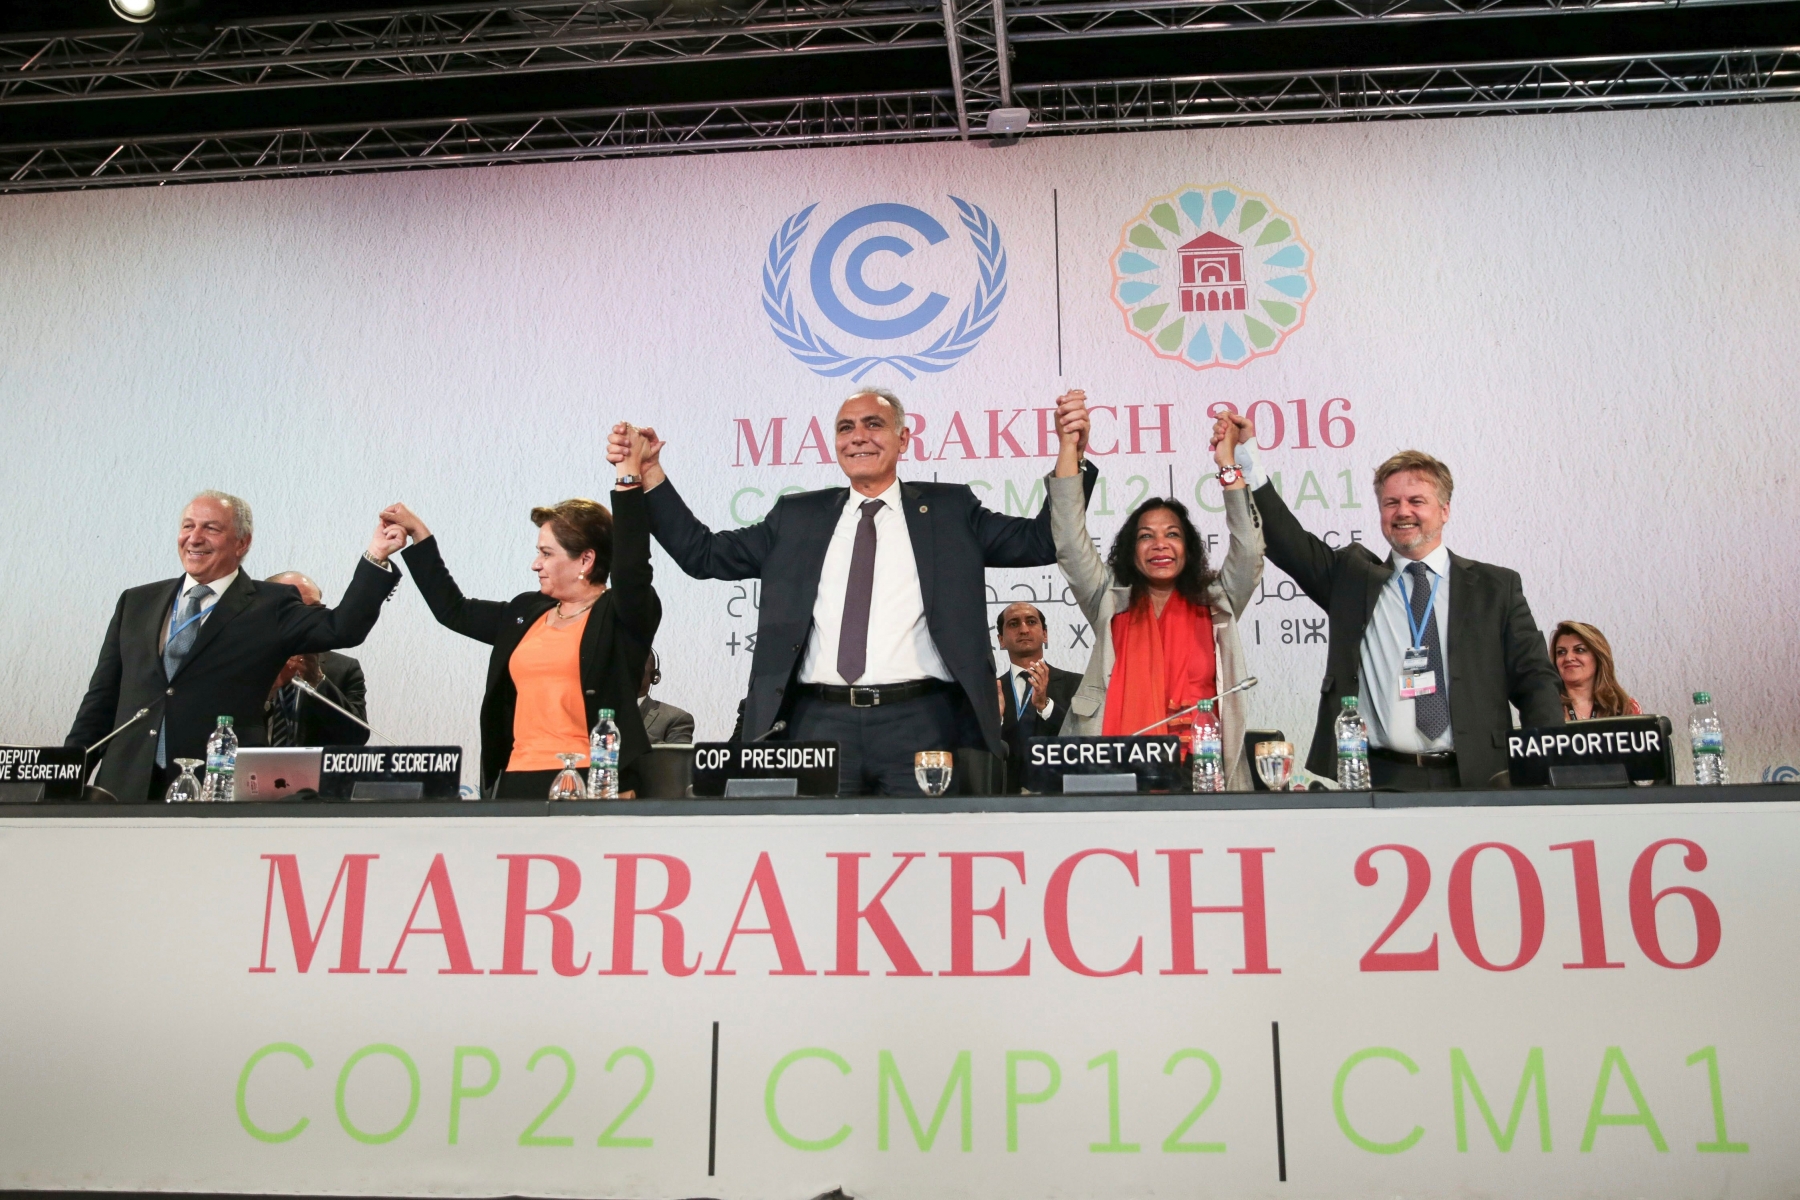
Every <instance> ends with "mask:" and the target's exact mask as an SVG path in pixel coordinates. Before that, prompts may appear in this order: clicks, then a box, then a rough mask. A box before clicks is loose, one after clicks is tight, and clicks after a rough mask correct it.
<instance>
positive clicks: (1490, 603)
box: [1213, 413, 1563, 791]
mask: <svg viewBox="0 0 1800 1200" xmlns="http://www.w3.org/2000/svg"><path fill="white" fill-rule="evenodd" d="M1227 423H1229V424H1231V425H1235V426H1236V427H1237V462H1238V463H1239V464H1240V465H1241V466H1242V467H1243V468H1244V470H1245V471H1246V473H1247V474H1249V475H1250V477H1251V487H1253V488H1254V489H1255V490H1254V491H1253V492H1252V496H1253V498H1254V499H1255V501H1256V507H1257V510H1258V511H1259V512H1260V513H1261V515H1262V520H1263V538H1264V541H1265V543H1266V545H1267V550H1266V553H1267V555H1268V559H1269V561H1270V562H1272V563H1274V564H1275V565H1276V566H1278V567H1280V568H1281V569H1282V570H1283V571H1286V572H1287V573H1288V574H1289V575H1290V576H1292V577H1293V580H1294V582H1295V583H1296V584H1298V585H1299V587H1300V590H1301V591H1303V592H1305V593H1306V594H1307V596H1308V597H1309V598H1310V599H1311V600H1312V602H1313V603H1314V604H1317V605H1318V606H1319V607H1320V608H1322V609H1324V610H1325V612H1326V613H1327V614H1328V615H1329V617H1330V642H1329V643H1328V645H1327V647H1326V651H1325V678H1324V681H1323V683H1322V684H1321V685H1320V688H1319V717H1318V724H1317V726H1316V727H1315V728H1314V730H1313V738H1312V752H1311V753H1310V754H1309V755H1308V756H1307V760H1306V769H1307V770H1309V771H1311V772H1312V773H1313V774H1315V775H1323V776H1326V777H1327V778H1329V777H1331V776H1332V775H1333V774H1335V773H1336V770H1337V763H1336V745H1337V738H1336V731H1335V723H1336V721H1337V718H1338V714H1339V712H1341V711H1342V701H1343V699H1344V697H1346V696H1354V697H1356V698H1357V699H1358V708H1359V709H1360V710H1361V712H1362V716H1363V720H1364V721H1365V722H1367V724H1368V729H1369V776H1370V779H1371V781H1372V782H1373V784H1374V786H1375V787H1377V788H1383V789H1390V790H1395V791H1430V790H1436V789H1440V788H1454V787H1487V786H1489V784H1490V783H1491V782H1492V780H1493V777H1494V776H1495V775H1497V774H1499V773H1501V772H1503V771H1505V770H1506V748H1505V747H1506V734H1507V733H1509V732H1510V731H1511V730H1512V728H1513V722H1512V711H1511V710H1512V708H1514V707H1516V708H1517V709H1518V710H1519V716H1520V719H1521V721H1522V723H1523V724H1524V725H1526V726H1528V727H1542V726H1545V725H1561V724H1562V723H1563V706H1562V696H1561V693H1560V692H1559V691H1558V690H1557V675H1556V669H1555V668H1554V667H1552V666H1551V665H1550V655H1549V653H1548V652H1547V651H1546V650H1545V647H1544V635H1543V634H1542V633H1540V632H1538V627H1537V622H1536V621H1535V620H1534V619H1533V618H1532V615H1531V606H1530V605H1529V604H1527V603H1526V602H1525V589H1524V585H1523V584H1522V583H1521V582H1520V579H1519V573H1518V572H1517V571H1513V570H1509V569H1507V568H1506V567H1497V566H1492V565H1490V564H1488V563H1482V562H1475V561H1474V560H1472V559H1467V558H1463V557H1461V556H1460V555H1456V554H1452V553H1451V552H1450V551H1449V549H1448V548H1446V547H1445V545H1444V526H1445V524H1446V523H1447V522H1448V521H1449V520H1450V493H1451V489H1452V488H1453V486H1454V483H1453V481H1452V479H1451V475H1450V468H1449V467H1447V466H1445V465H1444V464H1443V463H1441V462H1439V461H1438V460H1437V459H1435V458H1433V457H1432V456H1431V455H1429V454H1426V453H1424V452H1422V451H1419V450H1402V451H1401V452H1400V453H1398V454H1396V455H1394V456H1393V457H1392V458H1389V459H1388V460H1387V461H1386V462H1384V463H1382V464H1381V465H1380V466H1379V467H1376V468H1375V499H1376V501H1377V503H1378V506H1379V508H1380V514H1381V535H1382V537H1384V538H1386V539H1387V543H1388V545H1389V546H1390V547H1392V548H1393V549H1392V553H1390V554H1389V555H1388V556H1387V557H1386V558H1385V559H1384V558H1378V557H1376V555H1375V553H1374V552H1373V551H1371V550H1369V549H1368V548H1367V547H1366V546H1364V545H1362V544H1361V543H1360V542H1351V543H1349V544H1347V545H1343V546H1337V547H1333V546H1330V545H1328V544H1326V542H1325V541H1324V540H1323V539H1321V538H1319V537H1317V536H1315V535H1314V534H1312V533H1310V532H1308V531H1307V530H1306V529H1304V528H1303V527H1302V526H1301V524H1300V522H1299V521H1297V520H1295V518H1294V514H1293V513H1291V512H1289V511H1288V506H1287V504H1286V503H1285V502H1283V500H1282V498H1281V493H1280V492H1278V491H1277V490H1276V488H1275V486H1274V484H1272V483H1269V482H1266V481H1265V478H1264V476H1263V473H1262V467H1261V465H1260V464H1259V463H1258V462H1257V461H1256V452H1255V445H1256V430H1255V428H1254V427H1253V426H1252V424H1251V423H1250V421H1248V420H1247V419H1245V418H1244V417H1241V416H1238V415H1236V414H1235V413H1233V414H1227V415H1224V416H1221V417H1220V418H1219V419H1218V422H1217V424H1216V425H1215V427H1214V431H1213V438H1214V443H1215V444H1217V443H1218V441H1219V440H1220V439H1223V438H1224V437H1226V436H1227V431H1226V424H1227Z"/></svg>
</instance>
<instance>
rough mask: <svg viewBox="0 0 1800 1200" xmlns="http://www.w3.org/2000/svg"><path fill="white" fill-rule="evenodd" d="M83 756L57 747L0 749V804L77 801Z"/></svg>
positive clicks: (74, 751) (11, 747)
mask: <svg viewBox="0 0 1800 1200" xmlns="http://www.w3.org/2000/svg"><path fill="white" fill-rule="evenodd" d="M85 757H86V756H85V755H83V754H82V752H81V751H79V750H65V749H64V748H63V747H61V746H0V804H35V803H37V802H38V801H39V800H79V799H81V762H82V759H83V758H85Z"/></svg>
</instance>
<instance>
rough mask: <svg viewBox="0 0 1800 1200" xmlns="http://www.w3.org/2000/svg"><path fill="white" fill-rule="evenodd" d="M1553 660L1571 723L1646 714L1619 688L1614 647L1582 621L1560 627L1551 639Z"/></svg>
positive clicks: (1564, 709) (1566, 713) (1597, 631)
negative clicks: (1614, 671)
mask: <svg viewBox="0 0 1800 1200" xmlns="http://www.w3.org/2000/svg"><path fill="white" fill-rule="evenodd" d="M1550 658H1551V661H1553V662H1554V663H1555V664H1556V673H1557V675H1558V676H1560V681H1559V686H1560V687H1561V688H1562V699H1563V716H1564V717H1566V718H1567V719H1568V720H1571V721H1586V720H1589V719H1591V718H1594V717H1635V716H1637V715H1638V714H1640V713H1641V712H1643V710H1642V709H1640V708H1639V707H1638V702H1637V701H1636V700H1633V699H1632V698H1631V697H1630V696H1628V695H1626V693H1625V689H1624V688H1622V687H1620V686H1619V680H1618V677H1617V676H1615V675H1614V674H1613V652H1612V646H1610V645H1609V644H1607V641H1606V635H1605V634H1603V633H1601V632H1600V631H1599V630H1598V629H1595V628H1594V627H1593V626H1592V625H1589V624H1586V623H1585V622H1582V621H1564V622H1562V623H1561V624H1559V625H1558V626H1557V627H1556V632H1555V633H1553V634H1551V635H1550Z"/></svg>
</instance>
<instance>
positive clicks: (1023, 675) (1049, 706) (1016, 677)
mask: <svg viewBox="0 0 1800 1200" xmlns="http://www.w3.org/2000/svg"><path fill="white" fill-rule="evenodd" d="M1009 661H1010V660H1009ZM1008 674H1010V675H1011V676H1012V704H1013V719H1014V720H1017V719H1018V718H1019V716H1020V715H1021V714H1020V712H1019V702H1020V701H1022V700H1023V701H1024V703H1025V707H1027V708H1030V707H1032V704H1031V701H1029V700H1026V699H1025V689H1026V688H1028V687H1030V686H1031V676H1030V675H1029V674H1028V673H1027V671H1026V668H1024V667H1021V666H1018V665H1017V664H1014V665H1013V666H1012V667H1011V668H1010V669H1009V671H1008ZM1055 711H1056V701H1054V700H1051V699H1045V701H1044V707H1043V710H1042V711H1041V712H1039V713H1038V716H1039V717H1046V718H1047V717H1049V715H1050V714H1051V713H1053V712H1055Z"/></svg>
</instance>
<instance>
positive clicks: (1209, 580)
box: [1049, 392, 1263, 790]
mask: <svg viewBox="0 0 1800 1200" xmlns="http://www.w3.org/2000/svg"><path fill="white" fill-rule="evenodd" d="M1058 409H1059V413H1060V416H1059V430H1060V434H1061V439H1062V446H1061V453H1060V455H1059V457H1058V459H1057V463H1056V471H1055V473H1054V475H1053V476H1052V478H1051V480H1050V485H1049V497H1050V522H1051V530H1052V532H1053V534H1054V536H1055V538H1056V551H1057V565H1059V566H1060V567H1061V568H1062V570H1063V574H1064V575H1065V576H1066V577H1067V578H1068V581H1069V585H1070V589H1071V590H1072V591H1073V592H1074V594H1075V600H1076V603H1077V604H1079V605H1080V606H1081V611H1082V613H1083V615H1085V616H1086V617H1087V619H1088V621H1089V623H1090V624H1091V625H1092V627H1093V628H1094V629H1095V630H1096V631H1098V632H1099V633H1100V636H1098V637H1096V638H1095V639H1094V640H1095V646H1094V652H1093V654H1092V656H1091V657H1090V659H1089V661H1088V668H1087V673H1086V674H1085V675H1084V676H1083V677H1082V682H1081V686H1080V688H1079V689H1077V691H1076V693H1075V697H1074V699H1073V700H1072V701H1070V704H1069V714H1068V716H1067V717H1066V718H1065V719H1064V721H1063V727H1062V732H1063V734H1064V735H1068V736H1092V735H1097V734H1104V735H1107V736H1113V735H1118V734H1131V733H1136V732H1137V731H1138V730H1140V729H1143V728H1144V727H1145V726H1147V725H1151V724H1153V723H1155V722H1157V721H1160V720H1164V719H1165V718H1169V717H1170V715H1171V714H1173V713H1177V712H1180V711H1181V710H1182V709H1185V708H1190V707H1192V706H1193V705H1194V704H1195V703H1196V702H1198V701H1200V700H1203V699H1206V698H1208V697H1212V696H1217V695H1218V694H1219V693H1220V692H1221V691H1223V690H1225V689H1228V688H1230V687H1231V686H1232V685H1234V684H1235V683H1237V682H1238V680H1239V679H1241V678H1242V677H1243V675H1244V674H1245V672H1244V650H1243V645H1242V643H1241V641H1240V640H1239V638H1238V632H1237V614H1238V613H1240V612H1243V611H1244V610H1245V609H1246V608H1247V607H1248V606H1249V604H1250V600H1251V598H1252V596H1254V595H1255V592H1256V584H1257V581H1258V580H1260V579H1261V578H1262V561H1263V538H1262V522H1261V520H1260V519H1259V518H1258V517H1257V514H1256V506H1255V505H1254V504H1252V503H1250V492H1249V489H1248V487H1247V486H1246V485H1245V483H1244V480H1243V477H1242V474H1241V473H1240V472H1239V471H1238V470H1237V467H1236V465H1235V456H1236V452H1237V442H1236V437H1235V432H1236V430H1235V427H1232V429H1231V430H1230V431H1229V432H1228V433H1227V434H1226V435H1225V436H1223V437H1222V438H1221V440H1220V441H1219V442H1218V444H1217V445H1216V446H1215V447H1214V459H1215V461H1216V462H1217V464H1218V467H1219V472H1218V477H1219V483H1220V485H1221V486H1222V487H1223V489H1224V501H1225V524H1226V528H1227V529H1228V530H1229V531H1230V534H1231V545H1230V549H1229V551H1228V552H1227V553H1226V555H1225V561H1224V563H1223V564H1222V565H1221V568H1220V569H1219V570H1218V571H1217V572H1214V571H1212V570H1210V569H1209V568H1208V566H1207V562H1206V543H1205V541H1204V540H1203V539H1202V538H1201V537H1200V535H1199V533H1198V531H1196V530H1195V528H1194V525H1193V522H1192V521H1191V520H1189V518H1188V510H1187V506H1186V505H1184V504H1182V503H1181V501H1179V500H1174V499H1161V498H1152V499H1148V500H1145V501H1144V502H1143V503H1142V504H1139V505H1138V506H1137V508H1136V509H1134V510H1133V511H1132V513H1131V515H1130V516H1128V517H1126V519H1125V523H1124V524H1123V525H1122V526H1121V527H1120V529H1119V532H1118V535H1117V536H1116V537H1115V538H1114V539H1113V544H1112V550H1111V553H1110V554H1108V555H1107V557H1106V559H1105V560H1104V561H1102V560H1101V558H1100V555H1099V553H1098V552H1097V551H1096V550H1095V549H1094V543H1093V539H1092V538H1091V537H1089V535H1088V530H1087V516H1086V508H1085V506H1084V504H1083V503H1082V488H1081V478H1080V472H1081V456H1082V453H1083V451H1084V450H1085V449H1086V444H1087V407H1086V397H1085V395H1084V394H1083V393H1080V392H1071V393H1069V394H1068V395H1066V396H1064V397H1063V398H1062V399H1061V400H1059V401H1058ZM1220 708H1221V709H1222V711H1220V712H1219V714H1218V715H1219V723H1220V725H1221V727H1222V728H1221V733H1222V735H1223V741H1224V747H1223V749H1224V752H1225V768H1226V771H1225V778H1226V786H1227V787H1229V788H1231V789H1233V790H1248V789H1249V787H1250V775H1249V767H1248V766H1247V764H1246V763H1245V762H1244V754H1243V741H1244V729H1245V726H1246V714H1245V707H1244V696H1243V693H1241V692H1240V693H1238V694H1237V695H1235V696H1229V697H1226V699H1225V700H1224V701H1223V702H1222V704H1221V705H1220ZM1192 728H1193V718H1192V716H1191V715H1189V716H1182V717H1176V718H1174V719H1173V720H1170V721H1169V722H1168V724H1167V725H1165V726H1163V727H1162V728H1160V729H1155V730H1153V731H1152V732H1157V733H1160V732H1163V731H1164V730H1167V731H1168V732H1172V733H1177V734H1180V735H1181V736H1182V738H1183V741H1184V742H1185V741H1186V740H1187V739H1188V738H1189V737H1190V736H1191V733H1192Z"/></svg>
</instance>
